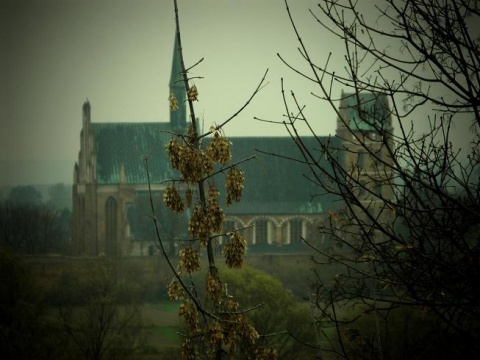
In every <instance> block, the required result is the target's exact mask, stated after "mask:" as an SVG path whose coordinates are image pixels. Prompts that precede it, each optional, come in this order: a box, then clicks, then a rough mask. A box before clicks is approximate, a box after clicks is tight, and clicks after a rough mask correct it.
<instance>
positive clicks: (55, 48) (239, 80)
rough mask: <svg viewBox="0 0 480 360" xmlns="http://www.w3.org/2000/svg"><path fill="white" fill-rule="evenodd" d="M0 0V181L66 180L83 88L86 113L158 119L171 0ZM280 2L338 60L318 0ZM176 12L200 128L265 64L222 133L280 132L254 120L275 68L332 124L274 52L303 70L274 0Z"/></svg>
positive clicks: (268, 111) (276, 108)
mask: <svg viewBox="0 0 480 360" xmlns="http://www.w3.org/2000/svg"><path fill="white" fill-rule="evenodd" d="M0 4H1V5H0V6H1V8H0V49H1V56H0V125H1V128H0V129H1V131H0V186H1V185H15V184H38V183H56V182H64V183H71V182H72V172H73V165H74V162H75V161H76V159H77V157H78V151H79V148H80V145H79V142H80V141H79V138H80V130H81V125H82V124H81V123H82V116H81V108H82V105H83V103H84V101H85V100H86V99H87V98H88V100H89V101H90V104H91V107H92V121H94V122H144V121H161V122H166V121H168V120H169V110H168V101H167V99H168V94H169V90H168V83H169V78H170V71H171V61H172V52H173V47H174V31H175V21H174V10H173V1H172V0H0ZM289 4H290V8H291V10H292V13H293V16H294V18H295V20H296V22H297V25H298V28H299V30H300V33H301V35H302V38H303V40H304V42H305V43H306V45H307V47H308V49H309V50H310V51H311V55H312V56H313V58H314V59H315V61H316V62H317V63H319V64H324V63H325V61H326V59H327V57H328V54H329V52H332V58H331V60H330V64H331V67H330V69H332V66H333V68H335V69H337V70H341V69H342V68H343V66H344V54H345V50H344V45H343V43H342V42H341V41H339V40H338V39H336V38H334V37H333V36H332V35H330V34H329V33H328V32H327V31H325V30H324V29H323V28H321V27H320V25H318V24H317V23H316V21H315V20H314V19H313V17H312V16H311V14H310V13H309V9H313V10H314V11H316V8H317V6H316V5H317V0H291V1H289ZM365 4H367V2H365V3H363V2H362V6H364V5H365ZM368 4H372V2H368ZM179 12H180V22H181V31H182V41H183V47H184V57H185V62H186V66H187V67H189V66H191V65H193V64H194V63H196V62H197V61H198V60H199V59H201V58H205V60H204V61H203V62H202V63H201V64H200V65H199V66H197V67H196V68H195V69H194V70H193V72H192V75H194V76H202V77H204V79H198V80H196V81H195V84H196V86H197V88H198V90H199V100H200V101H199V102H198V103H196V114H197V116H199V117H200V119H201V120H202V121H203V123H204V126H205V127H206V128H208V127H209V126H210V125H211V124H212V123H221V122H222V121H223V120H225V119H226V118H228V117H229V116H230V115H231V114H233V113H234V112H235V111H236V110H237V109H238V108H239V107H241V106H242V105H243V104H244V102H245V101H246V100H247V99H248V98H249V97H250V95H251V93H252V91H253V90H254V89H255V87H256V86H257V84H258V82H259V81H260V79H261V77H262V75H263V73H264V72H265V70H266V69H267V68H268V69H269V74H268V78H267V82H268V85H267V86H266V87H264V88H263V90H262V91H261V92H260V93H259V94H258V96H257V97H256V98H255V99H254V100H253V102H252V103H251V104H250V106H249V107H248V108H247V109H246V110H245V111H244V112H243V113H242V114H241V115H240V116H239V117H238V118H237V119H236V120H235V121H233V122H231V123H230V124H229V125H228V127H227V128H226V129H225V131H226V134H227V136H279V135H281V136H288V134H287V133H286V130H285V129H284V128H283V127H281V126H275V125H272V124H268V123H262V122H258V121H256V120H254V116H256V117H259V118H263V119H267V120H274V121H278V120H282V115H283V114H284V113H285V110H284V106H283V100H282V96H281V88H280V79H281V78H284V82H285V88H286V90H293V91H294V92H295V95H296V96H297V98H299V99H300V102H301V104H306V110H305V112H306V115H307V116H308V117H309V119H310V120H311V124H312V125H313V126H314V128H315V131H316V133H317V135H328V134H333V133H334V132H335V124H336V116H335V113H334V111H333V110H332V109H331V108H330V107H329V106H328V105H327V104H326V103H325V102H322V101H319V100H317V99H316V98H315V97H313V96H312V95H311V92H312V91H313V92H315V93H317V94H318V93H319V90H318V89H317V88H316V87H314V86H313V85H312V84H311V83H309V82H308V81H307V80H305V79H304V78H301V77H300V76H299V75H297V74H295V73H294V72H292V71H291V70H290V69H288V68H287V67H286V66H285V65H284V64H283V63H282V62H281V61H280V60H279V59H278V57H277V53H280V54H281V55H282V56H283V57H284V58H285V59H287V60H288V61H289V62H291V63H292V64H294V65H295V66H298V67H299V68H300V69H303V70H307V71H308V67H307V64H306V63H305V62H304V61H303V59H302V58H301V55H300V54H299V52H298V51H297V47H298V43H297V40H296V37H295V34H294V32H293V30H292V27H291V25H290V22H289V20H288V15H287V12H286V9H285V4H284V1H283V0H196V1H192V0H179ZM316 12H317V13H318V11H316ZM371 13H373V12H369V11H368V10H367V11H366V15H367V16H368V15H370V16H374V15H372V14H371ZM340 90H341V89H340V88H336V91H335V94H333V95H334V96H339V95H340ZM417 117H418V116H417ZM424 117H426V116H424ZM425 123H426V122H425ZM466 128H467V127H464V129H466ZM464 129H460V130H459V134H457V135H459V138H462V131H463V132H464V133H465V131H466V130H464Z"/></svg>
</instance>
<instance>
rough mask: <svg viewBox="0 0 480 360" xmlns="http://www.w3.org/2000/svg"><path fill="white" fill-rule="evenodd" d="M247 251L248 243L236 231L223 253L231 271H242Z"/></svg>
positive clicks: (224, 247)
mask: <svg viewBox="0 0 480 360" xmlns="http://www.w3.org/2000/svg"><path fill="white" fill-rule="evenodd" d="M246 249H247V241H246V240H245V238H244V237H243V236H242V235H240V233H239V232H238V231H235V232H234V233H232V235H231V236H230V240H229V242H228V243H226V244H225V245H224V246H223V249H222V253H223V254H224V255H225V264H226V265H227V266H228V267H229V268H230V269H240V268H241V267H242V264H243V257H244V255H245V251H246Z"/></svg>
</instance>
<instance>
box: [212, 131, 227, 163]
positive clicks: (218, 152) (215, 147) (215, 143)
mask: <svg viewBox="0 0 480 360" xmlns="http://www.w3.org/2000/svg"><path fill="white" fill-rule="evenodd" d="M206 154H207V156H208V157H210V158H211V159H212V161H213V162H217V163H220V164H222V165H226V164H228V162H229V161H230V159H231V158H232V153H231V152H230V141H228V140H227V139H226V138H225V137H224V136H221V135H220V133H219V132H218V131H215V132H214V133H213V139H212V141H210V143H209V144H208V145H207V149H206Z"/></svg>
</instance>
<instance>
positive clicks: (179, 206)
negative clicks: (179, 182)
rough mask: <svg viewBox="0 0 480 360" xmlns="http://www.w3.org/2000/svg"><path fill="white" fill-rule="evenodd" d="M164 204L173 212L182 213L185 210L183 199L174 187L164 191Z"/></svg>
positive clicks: (171, 186)
mask: <svg viewBox="0 0 480 360" xmlns="http://www.w3.org/2000/svg"><path fill="white" fill-rule="evenodd" d="M163 202H164V203H165V205H166V206H167V207H168V208H169V209H170V210H172V211H175V212H177V213H181V212H183V211H184V210H185V205H184V204H183V201H182V198H181V196H180V194H179V193H178V191H177V188H176V187H175V186H173V185H170V186H168V187H167V188H165V190H163Z"/></svg>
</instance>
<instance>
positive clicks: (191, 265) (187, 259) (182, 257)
mask: <svg viewBox="0 0 480 360" xmlns="http://www.w3.org/2000/svg"><path fill="white" fill-rule="evenodd" d="M178 255H179V265H180V267H181V268H182V269H185V270H186V271H187V273H189V274H191V273H192V272H195V271H197V270H200V253H199V252H198V251H197V250H194V249H192V247H191V246H187V247H184V248H183V249H181V250H180V252H179V254H178Z"/></svg>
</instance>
